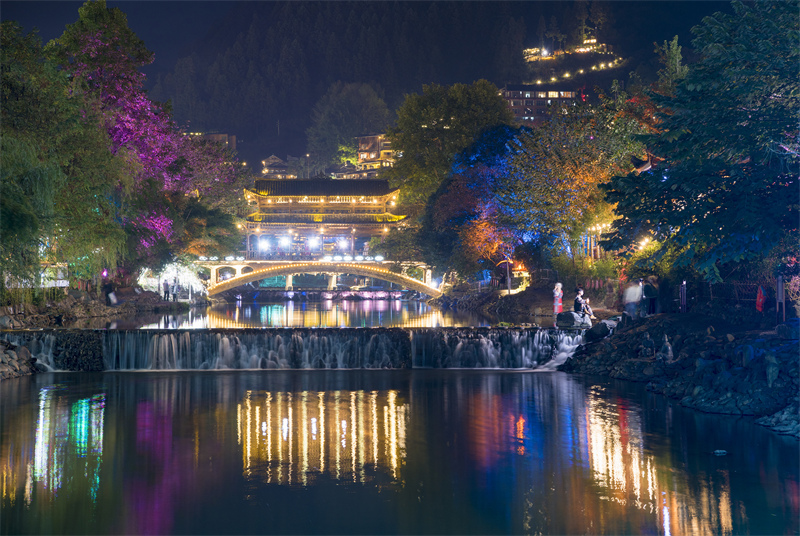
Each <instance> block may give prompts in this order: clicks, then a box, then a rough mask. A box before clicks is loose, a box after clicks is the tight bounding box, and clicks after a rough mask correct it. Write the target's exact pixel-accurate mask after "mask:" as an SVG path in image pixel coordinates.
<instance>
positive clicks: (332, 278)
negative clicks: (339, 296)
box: [328, 274, 338, 290]
mask: <svg viewBox="0 0 800 536" xmlns="http://www.w3.org/2000/svg"><path fill="white" fill-rule="evenodd" d="M337 279H338V277H337V276H336V274H328V290H333V289H335V288H336V283H337Z"/></svg>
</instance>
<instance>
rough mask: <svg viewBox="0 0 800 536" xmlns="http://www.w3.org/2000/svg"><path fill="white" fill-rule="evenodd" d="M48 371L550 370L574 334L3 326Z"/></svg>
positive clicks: (568, 350)
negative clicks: (78, 328)
mask: <svg viewBox="0 0 800 536" xmlns="http://www.w3.org/2000/svg"><path fill="white" fill-rule="evenodd" d="M4 335H5V336H7V337H8V339H9V340H10V341H11V342H12V343H14V344H18V345H26V346H27V347H28V349H29V350H30V351H31V353H32V354H33V356H34V357H36V358H37V362H38V363H39V364H41V365H42V366H44V367H45V368H47V369H48V370H69V371H77V370H84V371H101V370H236V369H251V370H252V369H381V368H393V369H397V368H495V369H498V368H499V369H545V370H546V369H551V370H554V369H555V367H556V366H557V365H559V364H561V363H563V362H564V361H565V360H566V359H567V358H568V357H569V356H571V355H572V353H573V352H574V351H575V349H576V348H577V347H578V346H579V345H580V344H581V343H582V342H583V335H582V332H580V331H565V330H555V329H539V328H505V329H504V328H412V329H408V328H366V329H364V328H334V329H315V328H277V329H235V330H231V329H208V330H206V329H204V330H188V329H187V330H69V329H53V330H36V331H25V330H17V331H6V332H4Z"/></svg>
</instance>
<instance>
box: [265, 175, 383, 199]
mask: <svg viewBox="0 0 800 536" xmlns="http://www.w3.org/2000/svg"><path fill="white" fill-rule="evenodd" d="M250 191H252V192H253V193H256V194H258V195H263V196H272V197H293V196H306V195H308V196H336V195H340V196H362V195H363V196H374V197H380V196H384V195H389V194H390V193H392V192H394V191H396V188H395V189H393V188H390V187H389V181H385V180H375V179H369V180H365V179H286V180H279V179H274V180H273V179H258V180H256V181H255V186H254V187H253V188H252V189H251V190H250Z"/></svg>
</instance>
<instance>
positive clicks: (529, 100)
mask: <svg viewBox="0 0 800 536" xmlns="http://www.w3.org/2000/svg"><path fill="white" fill-rule="evenodd" d="M500 95H502V97H503V98H504V99H505V100H506V102H507V103H508V107H509V108H510V109H511V112H512V113H513V114H514V117H515V118H516V119H517V121H519V122H520V123H524V124H529V125H532V124H536V123H540V122H542V120H544V118H545V117H547V115H548V114H549V113H550V110H551V109H552V108H553V107H554V106H555V107H561V106H572V105H574V104H575V103H576V102H577V101H583V100H585V99H584V95H583V92H581V91H580V90H576V89H575V88H569V87H565V86H564V85H558V86H557V85H546V84H509V85H506V87H504V88H503V89H501V90H500Z"/></svg>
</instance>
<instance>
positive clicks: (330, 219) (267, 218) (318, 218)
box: [247, 212, 406, 225]
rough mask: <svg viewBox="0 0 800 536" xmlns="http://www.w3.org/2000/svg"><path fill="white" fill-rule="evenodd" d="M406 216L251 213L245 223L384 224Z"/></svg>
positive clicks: (395, 221)
mask: <svg viewBox="0 0 800 536" xmlns="http://www.w3.org/2000/svg"><path fill="white" fill-rule="evenodd" d="M405 218H406V216H397V215H395V214H389V213H388V212H384V213H383V214H261V213H258V212H256V213H253V214H250V215H249V216H248V217H247V221H250V222H259V223H270V224H276V225H280V224H290V223H309V224H337V223H341V224H365V223H374V224H385V223H397V222H399V221H402V220H404V219H405Z"/></svg>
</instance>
